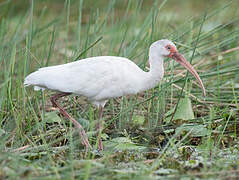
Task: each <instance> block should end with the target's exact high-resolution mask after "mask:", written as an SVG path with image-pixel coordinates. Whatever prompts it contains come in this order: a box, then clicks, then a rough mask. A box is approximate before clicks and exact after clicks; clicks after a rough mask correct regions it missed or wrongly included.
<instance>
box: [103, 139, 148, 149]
mask: <svg viewBox="0 0 239 180" xmlns="http://www.w3.org/2000/svg"><path fill="white" fill-rule="evenodd" d="M104 145H105V148H107V149H112V150H139V149H140V150H142V149H144V148H145V147H144V146H138V145H136V144H135V143H133V142H132V141H131V140H130V139H129V138H127V137H117V138H114V139H112V140H111V141H105V142H104Z"/></svg>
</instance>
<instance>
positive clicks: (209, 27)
mask: <svg viewBox="0 0 239 180" xmlns="http://www.w3.org/2000/svg"><path fill="white" fill-rule="evenodd" d="M212 2H213V3H212ZM238 5H239V3H238V2H237V1H236V0H235V1H226V0H218V1H216V2H215V1H210V0H209V1H206V0H202V1H190V0H182V1H180V3H179V2H178V1H176V0H171V1H169V0H168V1H167V0H165V1H160V2H159V1H153V0H149V1H148V0H147V1H133V0H128V1H119V0H118V1H116V0H113V1H106V0H104V1H97V2H94V1H83V0H80V1H74V0H68V1H67V0H66V1H58V0H53V1H31V2H30V1H16V2H13V1H2V2H0V89H1V91H0V137H1V141H0V167H1V168H0V178H1V179H6V178H9V179H14V178H15V179H16V178H17V179H21V178H26V179H74V178H75V179H146V178H147V179H160V178H162V179H166V178H169V179H170V178H171V179H175V178H179V179H181V178H182V179H183V178H185V179H190V178H199V179H209V178H212V179H214V178H216V177H220V178H222V179H229V178H232V179H233V178H236V177H238V174H239V172H238V166H239V161H238V157H239V139H238V136H237V135H238V130H237V129H238V126H239V124H238V120H239V118H238V112H239V104H238V97H239V86H238V85H239V79H238V77H239V76H238V73H239V63H238V59H239V53H238V52H239V48H238V47H239V44H238V39H239V26H238V24H239V18H238V17H239V16H238V15H239V14H238V11H237V7H238ZM162 38H167V39H171V40H173V41H174V42H175V44H176V45H177V47H178V49H179V51H180V52H181V53H182V54H184V56H185V57H186V59H187V60H188V61H189V62H191V63H192V64H193V65H194V67H195V69H196V70H197V71H198V72H199V75H200V77H201V78H202V80H203V82H204V84H205V87H206V91H207V96H206V97H203V96H202V92H201V90H200V88H199V87H198V85H197V84H196V81H195V79H194V78H193V77H192V76H191V75H189V74H188V73H186V71H185V70H184V69H183V68H181V67H180V66H179V65H178V64H177V63H175V62H174V61H171V60H169V59H167V60H166V61H165V76H164V79H163V81H162V82H161V83H160V84H159V86H157V87H155V88H154V89H151V90H149V91H146V92H144V93H140V94H138V95H135V96H130V97H122V98H117V99H112V100H110V101H109V103H108V104H107V106H106V107H105V111H104V121H105V123H104V130H103V134H102V136H103V138H104V146H105V150H104V151H103V152H101V153H99V152H97V151H93V152H90V153H89V154H88V155H87V156H85V153H84V151H83V147H82V146H81V144H80V138H79V136H78V134H77V132H76V131H75V130H74V128H73V126H72V124H71V122H69V121H67V120H66V119H64V118H63V117H61V116H60V115H59V114H58V112H57V111H56V110H55V109H54V108H52V107H51V104H50V101H49V97H50V96H51V95H52V94H53V92H50V91H45V92H34V91H33V88H24V86H23V81H24V77H25V76H26V75H27V74H29V73H30V72H33V71H35V70H37V69H38V68H40V67H44V66H50V65H55V64H62V63H65V62H70V61H74V60H76V59H81V58H85V57H90V56H100V55H115V56H123V57H127V58H130V59H132V60H133V61H135V62H136V63H137V64H138V65H139V66H140V67H141V68H142V69H144V70H146V71H147V59H148V48H149V45H150V44H151V43H152V42H153V41H155V40H158V39H162ZM61 105H62V106H64V108H65V109H66V110H67V111H68V112H69V113H70V114H71V115H72V116H73V117H75V118H76V119H77V120H78V121H79V122H81V123H82V124H83V126H84V127H85V129H86V130H87V132H88V136H89V139H90V142H91V144H92V145H94V144H95V141H96V137H95V131H94V126H95V123H96V119H97V112H96V110H95V107H93V106H92V105H91V104H89V103H88V102H87V100H86V99H84V98H82V97H80V98H76V97H74V96H71V97H67V98H63V100H62V101H61ZM192 112H193V113H192ZM172 114H173V116H172Z"/></svg>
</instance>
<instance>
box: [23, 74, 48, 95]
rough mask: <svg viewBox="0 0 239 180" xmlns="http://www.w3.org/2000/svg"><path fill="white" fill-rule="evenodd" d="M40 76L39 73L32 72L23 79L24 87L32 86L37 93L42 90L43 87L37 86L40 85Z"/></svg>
mask: <svg viewBox="0 0 239 180" xmlns="http://www.w3.org/2000/svg"><path fill="white" fill-rule="evenodd" d="M40 76H41V73H39V71H36V72H33V73H31V74H29V75H28V76H27V77H26V78H25V79H24V86H25V87H27V86H31V85H33V86H34V90H35V91H38V90H44V89H45V88H44V87H41V86H39V84H41V83H40V82H39V81H40V79H41V78H40Z"/></svg>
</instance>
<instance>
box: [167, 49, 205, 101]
mask: <svg viewBox="0 0 239 180" xmlns="http://www.w3.org/2000/svg"><path fill="white" fill-rule="evenodd" d="M165 48H166V50H167V51H169V52H170V54H169V55H168V57H169V58H172V59H174V60H175V61H177V62H178V63H180V64H181V65H182V66H184V67H185V68H186V69H187V70H188V71H189V72H190V73H191V74H192V75H193V76H194V77H195V78H196V79H197V80H198V82H199V85H200V87H201V89H202V91H203V95H204V96H206V90H205V88H204V85H203V83H202V80H201V79H200V77H199V75H198V73H197V72H196V71H195V69H194V68H193V66H192V65H191V64H190V63H189V62H187V61H186V59H185V58H184V57H183V55H181V54H180V53H178V51H177V49H176V48H175V47H174V46H172V45H170V44H168V45H167V46H165Z"/></svg>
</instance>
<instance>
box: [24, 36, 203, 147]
mask: <svg viewBox="0 0 239 180" xmlns="http://www.w3.org/2000/svg"><path fill="white" fill-rule="evenodd" d="M165 57H169V58H173V59H174V60H175V61H177V62H178V63H180V64H181V65H183V66H184V67H185V68H187V69H188V70H189V71H190V72H191V73H192V74H193V75H194V76H195V78H196V79H197V80H198V82H199V85H200V86H201V88H202V90H203V93H204V94H205V88H204V86H203V83H202V81H201V79H200V77H199V75H198V74H197V72H196V71H195V70H194V68H193V67H192V66H191V65H190V64H189V63H188V62H187V61H186V59H185V58H184V57H183V56H182V55H181V54H179V53H178V51H177V48H176V46H175V45H174V44H173V43H172V42H171V41H169V40H166V39H164V40H159V41H156V42H154V43H153V44H152V45H151V46H150V49H149V64H150V70H149V72H145V71H143V70H142V69H140V68H139V67H138V66H137V65H136V64H135V63H134V62H133V61H131V60H129V59H127V58H123V57H115V56H98V57H91V58H86V59H82V60H78V61H75V62H72V63H68V64H63V65H57V66H51V67H45V68H41V69H39V70H37V71H36V72H33V73H31V74H30V75H28V76H27V77H26V78H25V82H24V85H25V86H29V85H33V86H34V87H35V90H40V89H50V90H54V91H58V92H60V93H59V94H56V95H55V96H53V97H52V98H51V102H52V104H53V106H55V107H57V108H58V109H59V110H60V112H61V113H62V114H63V115H64V116H65V117H66V118H68V119H70V120H71V121H72V122H73V123H74V125H75V126H76V127H77V128H78V129H79V130H80V135H81V137H82V141H83V144H84V145H85V146H86V147H91V146H90V144H89V142H88V138H87V136H86V134H85V131H84V129H83V128H82V126H81V125H80V124H79V123H78V122H77V121H76V120H75V119H74V118H72V117H71V116H70V115H69V114H68V113H67V112H66V111H65V110H64V109H63V108H62V107H60V106H59V105H58V104H57V102H56V101H57V99H59V98H60V97H63V96H66V95H69V94H72V93H73V94H76V95H80V96H86V97H88V98H89V100H90V101H91V102H92V103H93V104H95V105H96V106H98V108H99V121H98V123H97V131H98V134H100V132H101V130H100V129H101V119H102V115H103V108H104V105H105V103H106V102H107V100H108V99H109V98H114V97H119V96H124V95H129V94H136V93H138V92H141V91H144V90H147V89H150V88H152V87H154V86H156V85H157V84H158V83H159V81H160V80H161V79H162V77H163V74H164V68H163V60H164V58H165ZM98 145H99V146H98V148H99V149H100V150H101V149H102V148H103V146H102V142H101V139H100V138H99V144H98Z"/></svg>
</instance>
